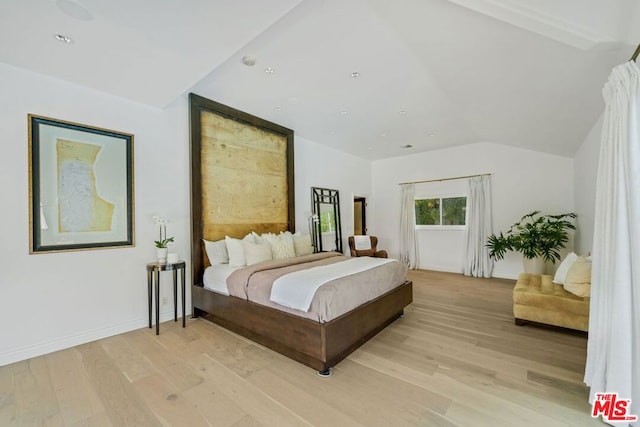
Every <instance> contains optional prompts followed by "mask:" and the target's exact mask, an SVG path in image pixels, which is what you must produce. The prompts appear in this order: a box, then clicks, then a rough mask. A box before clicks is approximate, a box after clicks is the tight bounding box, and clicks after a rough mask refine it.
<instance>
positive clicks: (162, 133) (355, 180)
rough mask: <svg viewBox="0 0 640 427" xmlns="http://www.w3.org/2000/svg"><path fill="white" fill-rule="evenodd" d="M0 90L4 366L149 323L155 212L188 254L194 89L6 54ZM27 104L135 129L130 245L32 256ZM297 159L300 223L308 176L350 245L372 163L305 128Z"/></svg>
mask: <svg viewBox="0 0 640 427" xmlns="http://www.w3.org/2000/svg"><path fill="white" fill-rule="evenodd" d="M0 93H2V98H1V101H0V128H1V129H2V131H3V133H2V135H3V141H2V142H3V144H2V147H3V154H2V156H0V179H1V182H2V186H1V187H0V188H1V190H0V191H1V192H0V196H1V199H2V201H3V202H2V207H1V209H0V235H2V236H3V241H4V244H3V245H0V260H1V261H0V302H1V305H0V324H1V325H3V327H2V332H1V334H0V366H1V365H5V364H8V363H11V362H14V361H18V360H23V359H26V358H29V357H33V356H37V355H40V354H44V353H47V352H51V351H55V350H59V349H62V348H66V347H70V346H73V345H76V344H80V343H84V342H89V341H92V340H95V339H99V338H103V337H106V336H110V335H114V334H118V333H122V332H126V331H129V330H133V329H137V328H142V327H146V325H147V300H146V298H147V287H146V270H145V265H146V263H147V262H149V261H152V260H153V259H154V258H155V248H154V245H153V241H154V240H156V239H157V229H156V227H155V224H154V223H153V221H152V219H151V217H152V215H153V214H155V213H158V214H160V215H162V216H164V217H166V218H169V219H170V220H171V221H172V223H171V224H170V225H169V226H168V234H169V235H170V236H175V239H176V244H175V245H174V246H173V247H172V249H171V251H177V252H179V253H180V255H181V258H183V259H185V260H186V261H187V265H189V264H190V254H189V251H190V242H189V240H190V232H189V229H190V225H189V223H190V207H189V203H190V201H189V125H188V100H187V97H186V96H183V97H181V98H180V99H178V100H177V101H176V102H175V103H174V104H173V105H171V106H169V107H168V108H166V109H164V110H160V109H156V108H152V107H148V106H145V105H142V104H137V103H133V102H130V101H127V100H124V99H122V98H118V97H114V96H111V95H106V94H103V93H100V92H97V91H94V90H90V89H86V88H82V87H80V86H76V85H72V84H69V83H66V82H63V81H60V80H56V79H52V78H49V77H45V76H42V75H39V74H35V73H31V72H27V71H24V70H20V69H18V68H13V67H9V66H7V65H4V64H0ZM28 113H33V114H38V115H42V116H47V117H51V118H56V119H61V120H67V121H72V122H77V123H82V124H86V125H91V126H98V127H103V128H107V129H113V130H117V131H122V132H127V133H132V134H134V138H135V141H134V159H135V239H136V245H135V247H133V248H123V249H104V250H88V251H79V252H66V253H49V254H38V255H29V210H28V206H29V198H28V157H27V147H28V142H27V141H28V137H27V114H28ZM295 161H296V165H297V167H296V198H297V201H296V217H297V221H296V224H297V228H298V229H299V230H300V231H302V232H305V231H306V230H307V225H306V219H307V217H308V214H309V213H310V210H311V201H310V195H309V192H310V187H311V186H321V187H329V188H335V189H339V190H340V195H341V210H342V215H343V223H344V228H343V232H344V236H345V244H346V236H348V233H351V232H352V231H353V215H352V202H351V201H350V200H351V199H352V197H351V195H352V193H353V192H357V193H358V194H364V195H369V194H370V192H371V166H370V162H368V161H366V160H362V159H358V158H356V157H353V156H351V155H347V154H344V153H341V152H339V151H335V150H333V149H329V148H326V147H323V146H320V145H318V144H315V143H313V142H311V141H308V140H305V139H303V138H296V142H295ZM189 276H190V271H189V269H187V280H189V279H188V278H189ZM170 277H171V275H170V274H168V273H164V275H163V277H162V289H161V293H162V294H163V295H166V296H167V297H168V299H169V302H170V303H169V304H168V305H165V306H163V307H161V321H163V320H169V319H171V318H172V317H173V306H172V304H171V300H172V298H171V294H172V293H171V283H170ZM188 283H189V282H188ZM188 283H187V284H188ZM187 289H188V288H187ZM187 293H188V294H189V291H187ZM189 307H190V298H189V295H188V298H187V311H190V309H189Z"/></svg>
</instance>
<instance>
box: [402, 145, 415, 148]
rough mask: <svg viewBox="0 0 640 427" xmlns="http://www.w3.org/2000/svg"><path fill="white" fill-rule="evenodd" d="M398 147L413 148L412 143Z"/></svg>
mask: <svg viewBox="0 0 640 427" xmlns="http://www.w3.org/2000/svg"><path fill="white" fill-rule="evenodd" d="M400 148H413V145H411V144H407V145H401V146H400Z"/></svg>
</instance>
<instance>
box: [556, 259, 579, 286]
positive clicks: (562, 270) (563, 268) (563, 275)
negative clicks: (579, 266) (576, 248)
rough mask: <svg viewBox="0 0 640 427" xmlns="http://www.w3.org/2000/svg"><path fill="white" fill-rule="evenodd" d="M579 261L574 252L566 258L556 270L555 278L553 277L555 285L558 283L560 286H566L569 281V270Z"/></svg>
mask: <svg viewBox="0 0 640 427" xmlns="http://www.w3.org/2000/svg"><path fill="white" fill-rule="evenodd" d="M577 260H578V255H576V254H575V253H573V252H569V254H568V255H567V256H566V257H565V259H564V260H563V261H562V262H561V263H560V265H559V266H558V269H557V270H556V274H555V276H553V283H557V284H558V285H564V281H565V280H566V279H567V273H568V272H569V269H570V268H571V266H572V265H573V263H574V262H576V261H577Z"/></svg>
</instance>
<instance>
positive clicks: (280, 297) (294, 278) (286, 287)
mask: <svg viewBox="0 0 640 427" xmlns="http://www.w3.org/2000/svg"><path fill="white" fill-rule="evenodd" d="M393 261H394V260H393V259H389V258H371V257H358V258H351V259H349V260H347V261H343V262H337V263H335V264H329V265H323V266H319V267H313V268H310V269H307V270H301V271H296V272H293V273H289V274H285V275H284V276H282V277H280V278H278V279H276V280H275V281H274V282H273V286H272V288H271V301H273V302H276V303H278V304H281V305H284V306H285V307H289V308H293V309H296V310H302V311H304V312H307V311H309V308H310V307H311V301H312V300H313V296H314V295H315V293H316V291H317V290H318V288H319V287H320V286H322V285H324V284H325V283H327V282H330V281H332V280H335V279H339V278H341V277H345V276H349V275H351V274H355V273H359V272H361V271H365V270H369V269H372V268H375V267H378V266H380V265H383V264H386V263H388V262H393Z"/></svg>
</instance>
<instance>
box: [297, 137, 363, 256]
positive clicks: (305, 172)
mask: <svg viewBox="0 0 640 427" xmlns="http://www.w3.org/2000/svg"><path fill="white" fill-rule="evenodd" d="M295 141H296V144H295V151H294V153H295V162H296V230H298V231H300V232H301V233H303V234H306V233H308V230H309V226H308V223H307V221H308V218H309V216H310V215H311V187H322V188H331V189H333V190H338V191H339V192H340V193H339V195H340V216H341V218H342V219H341V222H342V250H343V252H344V253H346V254H348V253H349V245H348V244H347V237H349V236H351V235H352V234H353V196H354V195H358V196H362V197H367V199H368V200H369V195H370V194H371V162H370V161H369V160H365V159H361V158H359V157H355V156H352V155H350V154H346V153H343V152H341V151H337V150H335V149H333V148H329V147H326V146H323V145H320V144H317V143H315V142H312V141H309V140H308V139H304V138H302V137H298V136H296V137H295ZM370 206H371V205H370ZM370 211H371V210H370V209H369V210H368V211H367V215H368V214H369V212H370Z"/></svg>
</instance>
